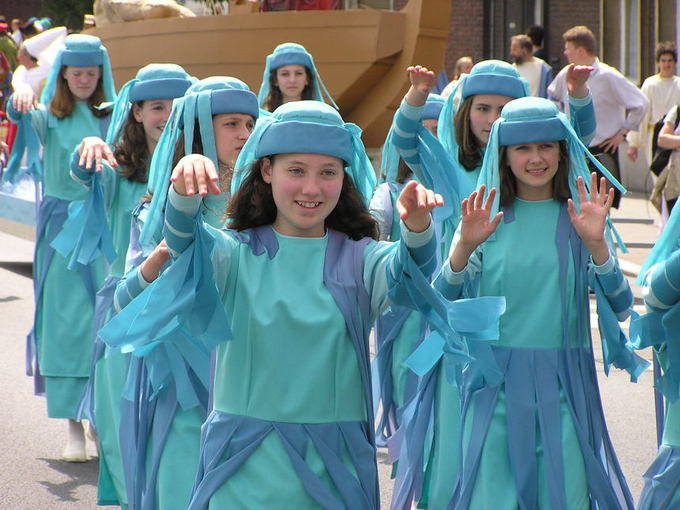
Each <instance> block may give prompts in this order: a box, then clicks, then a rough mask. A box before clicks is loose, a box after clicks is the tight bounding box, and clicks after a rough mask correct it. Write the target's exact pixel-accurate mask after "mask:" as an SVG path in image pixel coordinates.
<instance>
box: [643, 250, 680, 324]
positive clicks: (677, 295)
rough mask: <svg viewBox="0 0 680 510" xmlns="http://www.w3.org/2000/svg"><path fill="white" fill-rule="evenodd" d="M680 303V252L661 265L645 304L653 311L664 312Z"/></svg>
mask: <svg viewBox="0 0 680 510" xmlns="http://www.w3.org/2000/svg"><path fill="white" fill-rule="evenodd" d="M678 302H680V250H678V251H676V252H675V253H673V254H672V255H671V256H670V257H669V258H668V259H667V260H666V262H664V263H663V264H660V265H659V266H658V267H657V268H656V270H655V271H654V274H653V276H652V281H651V283H650V285H649V293H648V294H647V296H645V304H646V305H647V306H648V307H649V308H650V309H651V310H653V311H657V312H664V311H666V310H668V309H670V308H672V307H673V306H674V305H675V304H677V303H678Z"/></svg>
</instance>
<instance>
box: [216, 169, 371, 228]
mask: <svg viewBox="0 0 680 510" xmlns="http://www.w3.org/2000/svg"><path fill="white" fill-rule="evenodd" d="M268 158H269V160H270V161H271V164H272V165H273V164H274V158H275V156H269V157H268ZM263 160H264V158H260V159H258V160H257V161H255V162H254V163H253V164H252V166H251V168H250V171H249V173H248V176H247V177H246V178H245V179H244V181H243V183H242V184H241V187H240V188H239V190H238V191H237V192H236V194H235V195H234V196H233V197H232V198H231V201H230V202H229V208H228V210H227V218H228V219H229V228H232V229H235V230H239V231H241V230H246V229H248V228H255V227H260V226H262V225H271V224H272V223H274V220H276V214H277V209H276V204H275V203H274V197H273V195H272V188H271V185H269V184H267V183H266V182H264V179H263V178H262V173H261V172H260V169H261V168H262V162H263ZM325 226H326V228H331V229H333V230H337V231H339V232H343V233H344V234H346V235H347V236H348V237H349V238H351V239H353V240H355V241H358V240H360V239H363V238H364V237H370V238H371V239H375V240H378V224H377V223H376V221H375V219H373V216H371V214H370V213H369V212H368V209H367V208H366V206H365V205H364V201H363V199H362V197H361V194H360V193H359V191H357V189H356V187H355V186H354V182H353V181H352V178H351V177H350V176H349V175H348V174H347V173H344V178H343V181H342V190H341V192H340V198H339V200H338V204H337V205H336V206H335V209H333V211H331V213H330V214H329V215H328V217H327V218H326V222H325Z"/></svg>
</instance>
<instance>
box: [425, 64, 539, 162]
mask: <svg viewBox="0 0 680 510" xmlns="http://www.w3.org/2000/svg"><path fill="white" fill-rule="evenodd" d="M529 91H530V89H529V82H527V81H526V80H525V79H524V78H522V77H521V76H520V75H519V72H517V69H515V68H514V67H513V66H512V65H510V64H508V63H507V62H503V61H502V60H483V61H482V62H478V63H477V64H475V65H474V66H473V67H472V70H471V71H470V74H467V75H463V77H462V78H461V79H460V80H459V81H458V84H457V85H456V88H455V89H453V92H451V95H449V97H448V98H447V99H446V103H445V104H444V108H442V113H441V115H440V116H439V127H438V130H437V133H438V136H439V140H440V141H441V143H442V145H444V147H445V148H446V150H447V151H448V152H449V153H450V154H451V155H452V156H453V158H454V159H458V142H457V141H456V132H455V128H454V125H453V123H454V119H455V117H456V113H457V112H458V108H459V106H460V103H457V101H460V102H462V101H464V100H465V99H467V98H468V97H471V96H474V95H477V94H494V95H500V96H507V97H510V98H512V99H517V98H520V97H526V96H528V95H529Z"/></svg>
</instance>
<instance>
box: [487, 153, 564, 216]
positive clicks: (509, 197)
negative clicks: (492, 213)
mask: <svg viewBox="0 0 680 510" xmlns="http://www.w3.org/2000/svg"><path fill="white" fill-rule="evenodd" d="M559 150H560V162H559V163H558V165H557V173H556V174H555V177H553V180H552V190H553V198H554V199H555V200H558V201H560V202H566V201H567V199H569V198H571V190H570V189H569V149H568V148H567V142H565V141H564V140H560V142H559ZM498 155H499V158H498V160H499V161H500V163H499V166H498V168H499V172H500V181H501V190H500V191H501V196H500V204H501V207H510V206H511V205H512V203H513V202H514V201H515V197H516V196H517V178H516V177H515V174H513V173H512V170H511V169H510V165H509V164H508V148H507V147H504V146H503V147H501V148H500V150H499V153H498Z"/></svg>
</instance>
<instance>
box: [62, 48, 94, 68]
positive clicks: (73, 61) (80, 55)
mask: <svg viewBox="0 0 680 510" xmlns="http://www.w3.org/2000/svg"><path fill="white" fill-rule="evenodd" d="M61 63H62V65H65V66H73V67H90V66H100V65H102V64H103V63H104V56H103V55H102V53H101V52H100V51H81V50H64V51H63V52H62V55H61Z"/></svg>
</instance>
